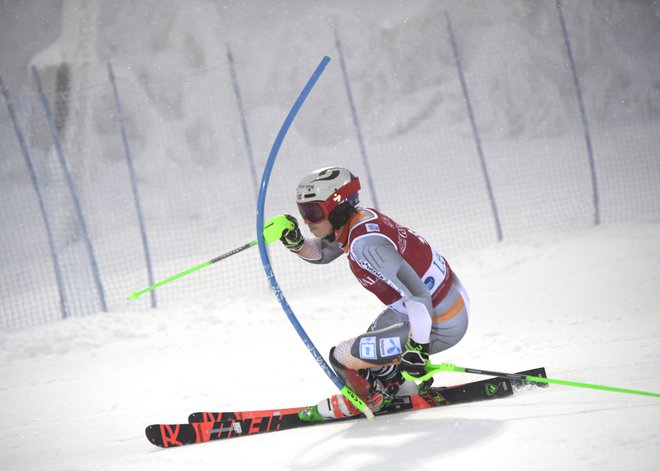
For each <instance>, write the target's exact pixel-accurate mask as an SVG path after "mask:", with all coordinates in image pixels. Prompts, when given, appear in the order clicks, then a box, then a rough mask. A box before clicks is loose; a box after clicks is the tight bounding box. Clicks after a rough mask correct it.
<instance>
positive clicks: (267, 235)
mask: <svg viewBox="0 0 660 471" xmlns="http://www.w3.org/2000/svg"><path fill="white" fill-rule="evenodd" d="M285 229H288V230H293V229H294V225H293V223H292V222H291V221H289V220H288V219H287V217H286V216H285V215H284V214H278V215H277V216H275V217H273V218H271V219H269V220H268V221H267V222H266V224H265V225H264V240H265V241H266V242H267V243H269V244H270V243H272V242H274V241H276V240H279V238H280V237H282V232H283V231H284V230H285ZM255 245H257V241H256V239H255V240H253V241H251V242H248V243H247V244H244V245H241V246H240V247H237V248H235V249H234V250H230V251H229V252H227V253H224V254H222V255H218V256H217V257H215V258H212V259H211V260H208V261H206V262H204V263H200V264H199V265H197V266H195V267H192V268H188V269H187V270H184V271H182V272H181V273H177V274H176V275H173V276H170V277H169V278H167V279H165V280H163V281H159V282H158V283H155V284H153V285H151V286H149V287H148V288H145V289H143V290H140V291H133V292H132V293H131V294H130V295H129V296H128V299H133V300H136V299H138V298H139V297H140V296H142V295H143V294H144V293H148V292H149V291H151V290H153V289H156V288H158V287H159V286H163V285H164V284H167V283H170V282H172V281H174V280H178V279H179V278H182V277H184V276H186V275H190V274H191V273H194V272H196V271H197V270H201V269H202V268H204V267H208V266H209V265H213V264H214V263H217V262H219V261H220V260H224V259H225V258H228V257H231V256H232V255H236V254H237V253H239V252H242V251H243V250H246V249H249V248H250V247H254V246H255Z"/></svg>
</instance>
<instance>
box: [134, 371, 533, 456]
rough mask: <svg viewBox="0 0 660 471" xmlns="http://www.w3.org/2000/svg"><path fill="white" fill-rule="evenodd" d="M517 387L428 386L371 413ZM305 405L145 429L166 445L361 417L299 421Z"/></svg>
mask: <svg viewBox="0 0 660 471" xmlns="http://www.w3.org/2000/svg"><path fill="white" fill-rule="evenodd" d="M524 373H525V374H527V375H534V376H541V375H543V376H545V370H544V369H543V368H537V369H534V370H529V371H527V372H524ZM520 386H522V383H518V384H517V383H516V382H515V381H513V382H512V381H510V380H508V379H505V378H490V379H486V380H481V381H475V382H471V383H466V384H463V385H459V386H451V387H449V388H434V387H431V388H428V390H427V391H425V392H423V394H417V395H413V396H400V397H395V398H394V399H393V400H392V402H391V403H389V404H388V405H387V406H386V407H384V408H383V409H381V410H380V411H378V412H377V413H376V414H375V415H378V416H382V415H388V414H393V413H397V412H403V411H409V410H419V409H428V408H432V407H444V406H449V405H453V404H465V403H469V402H475V401H482V400H491V399H496V398H502V397H508V396H511V395H512V394H513V390H514V387H520ZM306 408H307V407H291V408H283V409H269V410H259V411H240V412H195V413H193V414H190V416H189V423H185V424H154V425H149V426H148V427H147V428H146V430H145V432H146V435H147V438H148V440H149V441H150V442H151V443H152V444H154V445H156V446H160V447H163V448H170V447H177V446H182V445H188V444H194V443H204V442H208V441H214V440H224V439H227V438H234V437H241V436H247V435H255V434H259V433H266V432H275V431H280V430H289V429H293V428H299V427H306V426H311V425H318V424H325V423H333V422H343V421H346V420H352V419H357V418H361V417H362V415H361V414H359V415H355V416H352V417H345V418H340V419H327V420H321V421H309V420H303V419H301V418H300V416H299V415H298V412H299V411H301V410H304V409H306Z"/></svg>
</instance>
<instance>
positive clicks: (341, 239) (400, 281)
mask: <svg viewBox="0 0 660 471" xmlns="http://www.w3.org/2000/svg"><path fill="white" fill-rule="evenodd" d="M359 189H360V181H359V179H358V178H357V177H356V176H354V175H353V174H352V173H351V172H350V171H349V170H347V169H345V168H342V167H328V168H322V169H319V170H316V171H314V172H312V173H311V174H310V175H308V176H306V177H305V178H303V179H302V181H301V182H300V184H299V185H298V188H297V191H296V200H297V205H298V210H299V212H300V215H301V216H302V218H303V220H304V222H305V224H306V225H307V227H308V228H309V230H310V232H311V233H312V234H313V235H314V237H304V236H303V235H302V232H301V231H300V227H299V225H298V221H297V220H296V218H295V217H293V216H290V215H286V217H287V218H288V219H289V220H290V221H291V222H292V223H293V224H294V228H293V229H291V230H285V231H283V233H282V237H281V241H282V242H283V244H284V245H285V246H286V248H287V249H289V250H290V251H291V252H294V253H295V254H296V255H298V256H299V257H300V258H302V259H303V260H305V261H307V262H310V263H315V264H325V263H330V262H332V261H333V260H335V259H337V258H338V257H340V256H341V255H343V254H344V253H346V254H347V255H348V263H349V266H350V269H351V271H352V272H353V274H354V275H355V277H356V278H357V279H358V281H359V282H360V283H361V284H362V285H363V286H364V287H365V288H366V289H368V290H369V291H371V292H372V293H374V294H375V295H376V296H377V297H378V298H379V299H380V300H381V301H382V302H383V303H384V304H385V305H386V306H387V307H386V308H385V310H383V311H382V312H381V313H380V314H379V315H378V317H377V318H376V319H375V321H374V322H373V323H372V324H371V326H370V327H369V329H368V330H367V332H365V333H363V334H361V335H359V336H358V337H356V338H352V339H349V340H345V341H342V342H340V343H339V344H338V345H337V346H335V347H333V348H332V349H331V350H330V364H331V365H332V367H333V368H334V370H335V371H336V373H337V375H338V376H339V377H340V378H341V379H342V380H343V381H344V383H345V384H346V385H347V386H348V387H349V388H351V389H352V390H353V391H354V392H355V393H357V394H358V395H359V396H360V397H361V398H362V399H363V400H364V401H365V402H366V404H367V405H368V406H369V408H370V409H371V410H372V411H374V412H377V411H378V410H380V409H381V408H382V407H383V406H384V405H385V404H387V403H388V401H389V400H391V398H392V397H394V396H396V395H397V394H402V395H411V394H416V393H417V385H416V384H415V383H414V382H411V381H405V379H404V378H403V376H402V375H401V371H405V372H407V373H409V374H410V375H412V376H414V377H421V376H423V375H424V374H425V366H426V364H427V363H428V361H429V355H430V354H433V353H438V352H441V351H444V350H446V349H448V348H450V347H452V346H454V345H456V344H457V343H458V342H459V341H460V339H461V338H462V337H463V335H464V334H465V332H466V330H467V325H468V311H469V300H468V297H467V295H466V292H465V290H464V288H463V285H462V284H461V282H460V280H459V279H458V277H457V276H456V275H455V274H454V273H453V272H452V270H451V268H450V267H449V264H448V263H447V261H446V260H445V259H444V257H443V256H442V255H441V254H440V253H439V252H438V251H436V250H435V249H434V248H433V247H431V246H430V245H429V244H428V242H426V240H425V239H423V238H422V237H421V236H420V235H418V234H417V233H415V232H413V231H412V230H410V229H408V228H406V227H404V226H401V225H399V224H397V223H396V222H395V221H393V220H392V219H390V218H389V217H387V216H385V215H384V214H381V213H379V212H378V211H376V210H375V209H371V208H363V207H360V206H358V204H359V198H358V190H359ZM358 412H359V411H358V410H357V409H356V408H355V407H354V406H353V405H352V404H351V403H350V401H349V400H348V399H347V398H345V397H344V396H343V395H342V394H336V395H334V396H332V397H331V398H329V399H326V400H323V401H321V402H320V403H319V404H318V405H317V406H315V407H312V408H311V409H310V410H309V411H308V414H309V419H310V420H320V419H321V418H340V417H346V416H351V415H355V414H357V413H358Z"/></svg>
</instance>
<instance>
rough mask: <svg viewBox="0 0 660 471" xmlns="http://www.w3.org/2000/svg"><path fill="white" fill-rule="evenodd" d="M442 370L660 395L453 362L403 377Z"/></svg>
mask: <svg viewBox="0 0 660 471" xmlns="http://www.w3.org/2000/svg"><path fill="white" fill-rule="evenodd" d="M441 371H452V372H456V373H472V374H476V375H487V376H498V377H501V378H507V379H511V380H518V381H527V382H530V383H547V384H561V385H563V386H573V387H577V388H588V389H598V390H600V391H610V392H618V393H624V394H637V395H639V396H650V397H660V394H658V393H653V392H647V391H637V390H635V389H623V388H615V387H612V386H603V385H600V384H591V383H581V382H578V381H566V380H563V379H553V378H542V377H540V376H528V375H524V374H517V373H502V372H500V371H487V370H479V369H476V368H466V367H463V366H456V365H454V364H453V363H440V364H438V365H433V364H428V365H426V374H425V375H424V376H422V377H419V378H416V377H414V376H411V375H409V374H408V373H406V372H403V377H404V378H406V379H408V380H411V381H415V380H417V381H425V380H427V379H429V378H430V377H431V376H433V375H434V374H436V373H439V372H441Z"/></svg>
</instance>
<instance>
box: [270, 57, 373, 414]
mask: <svg viewBox="0 0 660 471" xmlns="http://www.w3.org/2000/svg"><path fill="white" fill-rule="evenodd" d="M329 62H330V58H329V57H328V56H324V57H323V59H322V60H321V63H320V64H319V65H318V66H317V67H316V70H314V73H312V76H311V77H310V78H309V80H308V81H307V84H306V85H305V87H304V88H303V90H302V92H300V95H299V96H298V99H297V100H296V102H295V103H294V104H293V107H292V108H291V111H289V114H288V115H287V117H286V119H285V120H284V123H283V124H282V127H281V128H280V131H279V133H278V134H277V137H276V138H275V142H273V147H272V148H271V150H270V154H269V155H268V161H267V162H266V166H265V168H264V173H263V175H262V177H261V185H260V187H259V197H258V199H257V243H258V244H259V254H260V255H261V263H262V264H263V267H264V270H265V272H266V277H267V278H268V281H269V282H270V286H271V288H272V290H273V293H275V296H276V297H277V300H278V301H279V303H280V305H281V306H282V309H284V312H285V313H286V315H287V317H288V318H289V321H290V322H291V324H293V327H294V328H295V329H296V332H298V335H299V336H300V338H301V339H302V341H303V342H304V344H305V346H306V347H307V349H308V350H309V352H310V353H311V354H312V356H313V357H314V360H316V362H317V363H318V365H319V366H320V367H321V369H322V370H323V371H324V372H325V374H326V375H328V377H329V378H330V380H332V382H333V383H334V384H335V386H337V388H338V389H339V390H340V391H341V392H342V394H344V396H346V397H347V398H348V399H349V400H350V401H351V402H352V403H353V405H355V407H357V408H358V409H359V410H360V411H361V412H362V413H363V414H364V415H365V416H367V418H369V419H372V418H373V412H371V410H370V409H369V408H368V407H367V405H366V404H365V403H364V401H363V400H362V399H360V397H359V396H358V395H357V394H355V393H354V392H353V391H351V390H350V389H349V388H348V387H347V386H346V385H345V384H344V383H343V382H342V381H341V379H339V377H338V376H337V375H336V373H335V372H334V371H333V370H332V368H330V366H329V365H328V363H327V362H326V361H325V359H324V358H323V356H322V355H321V354H320V353H319V351H318V350H317V348H316V347H315V346H314V343H313V342H312V340H311V339H310V338H309V336H308V335H307V332H305V329H303V326H302V325H301V324H300V322H298V319H297V318H296V315H295V314H294V312H293V310H292V309H291V306H289V303H288V302H287V300H286V298H285V297H284V293H282V290H281V289H280V286H279V284H278V283H277V279H276V278H275V274H274V273H273V268H272V266H271V264H270V259H269V257H268V252H267V251H266V242H265V240H264V235H263V234H264V205H265V201H266V192H267V190H268V182H269V180H270V174H271V172H272V170H273V165H274V164H275V159H276V158H277V154H278V152H279V150H280V147H281V146H282V142H283V141H284V137H285V136H286V134H287V132H288V131H289V128H290V127H291V123H292V122H293V120H294V119H295V117H296V115H297V114H298V111H299V110H300V107H301V106H302V104H303V103H304V102H305V99H306V98H307V95H309V92H310V91H311V90H312V88H314V85H315V84H316V82H317V81H318V79H319V77H320V76H321V74H322V73H323V71H324V70H325V68H326V66H327V65H328V63H329Z"/></svg>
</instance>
